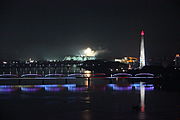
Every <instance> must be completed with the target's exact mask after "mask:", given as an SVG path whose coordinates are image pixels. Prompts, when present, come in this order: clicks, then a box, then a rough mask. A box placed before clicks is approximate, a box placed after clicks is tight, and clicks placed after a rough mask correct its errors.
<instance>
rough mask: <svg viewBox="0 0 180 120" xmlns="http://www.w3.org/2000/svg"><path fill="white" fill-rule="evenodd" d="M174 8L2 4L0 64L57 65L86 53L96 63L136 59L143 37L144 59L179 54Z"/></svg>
mask: <svg viewBox="0 0 180 120" xmlns="http://www.w3.org/2000/svg"><path fill="white" fill-rule="evenodd" d="M178 6H179V2H178V1H177V0H172V1H168V0H163V1H161V0H160V1H155V0H151V1H150V0H147V1H144V0H137V1H131V0H127V1H106V0H105V1H101V0H98V1H87V0H85V1H81V0H80V1H76V2H74V1H65V0H62V1H54V2H48V1H41V0H39V1H29V2H28V1H21V0H18V1H17V0H14V1H11V0H10V1H5V0H4V1H2V4H1V7H0V8H1V13H0V17H1V18H2V19H1V20H0V26H1V27H0V41H1V48H0V58H1V59H27V58H30V57H31V58H34V59H48V58H51V59H59V58H60V57H61V58H63V57H64V56H66V55H76V54H78V53H79V50H82V49H85V48H87V47H90V48H92V49H93V50H100V51H104V52H103V53H102V54H99V56H100V57H104V58H106V57H123V56H134V57H139V45H140V35H139V32H140V31H141V30H142V29H144V30H145V31H146V35H145V38H146V46H145V47H146V51H147V58H155V57H160V58H164V57H167V58H172V57H174V56H175V55H176V53H179V51H180V49H179V45H180V40H179V39H180V37H179V35H178V30H179V26H180V23H179V15H178V11H179V9H180V8H179V7H178Z"/></svg>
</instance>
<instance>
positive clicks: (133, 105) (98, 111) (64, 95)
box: [0, 83, 180, 120]
mask: <svg viewBox="0 0 180 120" xmlns="http://www.w3.org/2000/svg"><path fill="white" fill-rule="evenodd" d="M139 85H140V84H139V83H137V84H127V83H126V84H118V85H117V84H96V85H92V84H91V85H80V86H79V85H77V84H68V85H67V84H66V85H40V86H37V85H35V86H34V85H30V86H27V85H24V86H19V85H15V86H0V91H1V92H0V120H180V94H179V93H178V92H167V91H161V90H154V88H153V86H152V85H145V84H144V89H141V88H140V86H139ZM142 90H143V91H142ZM143 92H144V96H143V97H144V101H145V102H144V107H145V109H144V110H142V109H140V107H139V106H140V104H141V102H142V98H141V97H142V96H141V94H143ZM140 96H141V97H140Z"/></svg>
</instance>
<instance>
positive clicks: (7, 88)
mask: <svg viewBox="0 0 180 120" xmlns="http://www.w3.org/2000/svg"><path fill="white" fill-rule="evenodd" d="M86 82H87V81H86ZM86 82H85V85H81V86H77V85H76V84H62V85H59V84H52V85H0V93H2V92H15V91H18V90H20V91H23V92H37V91H51V92H59V91H62V90H65V88H67V91H74V92H78V91H87V90H88V89H89V90H101V91H105V90H109V89H107V88H111V89H112V90H113V91H127V90H128V91H130V90H141V87H140V85H138V84H129V85H119V84H105V85H91V86H88V85H87V83H86ZM143 86H144V89H145V90H148V91H149V90H154V86H153V84H147V85H146V84H143Z"/></svg>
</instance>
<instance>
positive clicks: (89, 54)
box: [63, 48, 97, 61]
mask: <svg viewBox="0 0 180 120" xmlns="http://www.w3.org/2000/svg"><path fill="white" fill-rule="evenodd" d="M96 55H97V52H96V51H94V50H92V49H91V48H87V49H85V50H83V53H82V54H81V55H77V56H66V57H65V58H64V59H63V61H86V60H95V59H96V57H95V56H96Z"/></svg>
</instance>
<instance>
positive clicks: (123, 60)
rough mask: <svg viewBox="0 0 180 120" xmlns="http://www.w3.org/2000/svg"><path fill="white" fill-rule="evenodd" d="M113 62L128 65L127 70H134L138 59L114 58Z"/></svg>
mask: <svg viewBox="0 0 180 120" xmlns="http://www.w3.org/2000/svg"><path fill="white" fill-rule="evenodd" d="M115 62H120V63H125V64H128V65H129V69H133V68H136V67H137V65H138V58H136V57H124V58H121V59H119V58H116V59H115Z"/></svg>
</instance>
